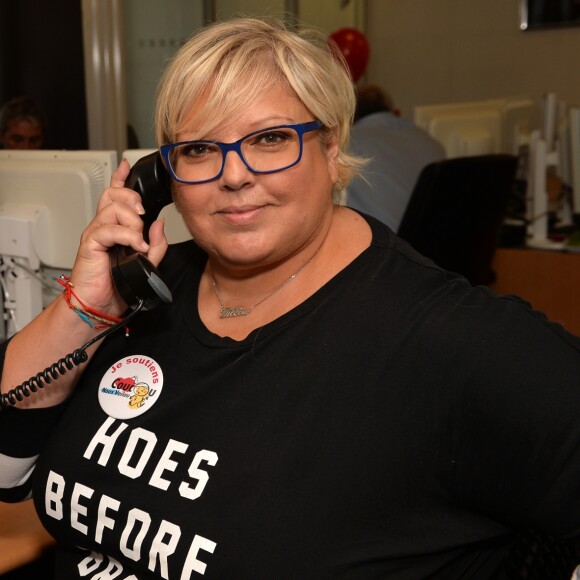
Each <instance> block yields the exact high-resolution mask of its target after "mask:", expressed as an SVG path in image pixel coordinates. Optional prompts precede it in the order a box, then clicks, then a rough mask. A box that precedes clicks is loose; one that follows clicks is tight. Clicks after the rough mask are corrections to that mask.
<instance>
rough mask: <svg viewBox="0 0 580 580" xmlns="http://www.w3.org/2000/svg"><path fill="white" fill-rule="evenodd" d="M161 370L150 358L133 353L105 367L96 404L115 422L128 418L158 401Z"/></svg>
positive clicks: (149, 407) (141, 412) (142, 411)
mask: <svg viewBox="0 0 580 580" xmlns="http://www.w3.org/2000/svg"><path fill="white" fill-rule="evenodd" d="M162 389H163V371H162V370H161V367H160V366H159V363H157V361H155V360H154V359H152V358H151V357H150V356H146V355H142V354H135V355H131V356H127V357H124V358H122V359H120V360H118V361H117V362H116V363H114V364H113V365H111V366H110V367H109V370H108V371H107V372H106V373H105V375H104V376H103V378H102V379H101V382H100V384H99V404H100V405H101V407H102V409H103V411H105V413H107V415H109V416H110V417H113V418H115V419H132V418H133V417H138V416H139V415H142V414H143V413H145V412H147V411H148V410H149V409H151V407H152V406H153V405H154V404H155V403H156V402H157V401H158V400H159V396H160V395H161V391H162Z"/></svg>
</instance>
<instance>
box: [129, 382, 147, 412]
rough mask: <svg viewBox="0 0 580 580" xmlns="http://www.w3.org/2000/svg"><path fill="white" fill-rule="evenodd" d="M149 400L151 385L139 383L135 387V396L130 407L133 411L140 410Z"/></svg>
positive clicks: (130, 400) (132, 397)
mask: <svg viewBox="0 0 580 580" xmlns="http://www.w3.org/2000/svg"><path fill="white" fill-rule="evenodd" d="M148 398H149V385H147V384H146V383H138V384H136V385H135V387H134V394H133V395H131V398H130V399H129V407H130V408H131V409H138V408H139V407H142V406H143V405H144V404H145V401H146V400H147V399H148Z"/></svg>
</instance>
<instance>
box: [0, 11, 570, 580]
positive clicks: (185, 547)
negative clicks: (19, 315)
mask: <svg viewBox="0 0 580 580" xmlns="http://www.w3.org/2000/svg"><path fill="white" fill-rule="evenodd" d="M354 107H355V95H354V89H353V86H352V82H351V79H350V77H349V76H348V73H347V70H346V67H345V66H344V62H343V59H341V58H340V56H339V55H338V54H336V53H335V52H334V51H333V49H332V47H331V46H329V43H328V42H327V37H326V36H325V35H323V34H321V33H319V32H316V31H310V30H309V29H307V28H302V27H301V28H300V29H299V30H295V29H293V28H288V27H287V26H286V25H285V24H284V23H283V22H279V21H277V20H273V21H272V20H269V19H268V20H260V19H233V20H228V21H225V22H218V23H214V24H212V25H209V26H208V27H206V28H204V29H202V30H201V31H198V32H197V33H196V34H195V35H194V36H192V37H191V39H189V40H188V42H186V43H185V44H184V45H183V47H182V48H181V49H180V50H179V51H178V53H177V54H176V56H175V57H174V59H173V60H172V61H171V63H170V64H169V66H168V68H167V69H166V71H165V73H164V75H163V77H162V79H161V81H160V85H159V90H158V92H157V107H156V129H157V130H156V136H157V143H158V145H159V148H160V153H161V155H162V158H163V159H164V161H165V167H166V169H167V171H168V172H169V175H170V176H171V178H172V184H173V199H174V201H175V203H176V205H177V206H178V209H179V211H180V213H181V215H182V217H183V219H184V221H185V223H186V225H187V227H188V228H189V231H190V232H191V234H192V239H191V240H188V241H186V242H184V243H180V244H173V245H170V246H168V243H167V238H166V237H165V234H164V231H163V230H164V227H163V220H162V219H158V220H155V221H154V222H153V224H152V225H151V227H150V229H149V236H148V241H147V242H146V241H145V238H144V235H143V220H142V216H143V214H144V212H145V209H144V207H143V201H142V199H141V198H140V197H139V195H138V194H137V193H136V192H135V191H132V190H131V189H129V188H127V187H125V183H126V179H127V176H128V174H129V165H128V163H127V162H126V161H123V162H122V163H121V164H120V166H119V167H118V168H117V170H116V171H115V172H114V175H113V177H112V182H111V186H110V187H109V188H107V189H106V190H105V191H104V192H103V194H102V196H101V198H100V200H99V203H98V208H97V214H96V216H95V217H94V219H93V220H92V221H91V223H90V224H89V225H88V226H87V228H86V229H85V231H84V232H83V235H82V236H81V240H80V245H79V249H78V254H77V259H76V261H75V264H74V267H73V271H72V274H71V276H70V279H67V278H63V279H62V283H63V286H64V287H65V288H64V292H63V295H62V296H60V297H58V298H57V299H56V300H55V301H54V302H52V303H51V304H50V305H48V307H47V308H46V309H45V310H44V311H43V312H42V313H41V314H40V315H39V316H38V317H37V318H36V319H34V320H33V321H32V322H31V323H30V324H29V325H28V326H26V327H25V328H24V329H22V330H21V331H19V332H18V333H16V334H15V335H14V336H13V337H12V338H11V339H10V341H9V342H8V343H4V344H0V368H1V372H2V376H1V377H0V379H1V388H2V393H3V395H2V398H1V399H0V402H1V403H2V407H4V408H3V409H2V412H1V413H0V500H1V501H12V502H14V501H20V500H23V499H25V498H27V497H29V496H30V495H32V496H33V497H34V500H35V504H36V507H37V510H38V513H39V517H40V519H41V520H42V522H43V523H44V525H45V526H46V528H47V529H48V530H49V532H50V533H51V534H52V535H53V536H54V537H55V538H56V539H57V540H58V546H57V551H58V553H57V556H56V573H55V578H57V579H58V580H73V579H76V580H78V579H80V578H82V579H83V580H97V579H100V580H103V579H105V578H111V579H112V578H117V579H119V580H121V579H125V580H128V579H129V578H132V579H136V578H139V579H140V580H155V579H159V578H171V579H172V580H175V579H178V578H179V579H181V580H193V579H194V578H201V577H202V576H203V578H204V579H206V578H207V579H222V580H225V579H235V580H303V579H308V580H326V579H331V578H332V579H347V578H348V579H350V580H354V579H360V580H368V579H370V578H381V579H385V580H387V579H392V580H418V579H426V578H429V579H442V580H457V579H459V578H464V579H466V580H482V579H485V580H489V579H490V578H494V579H498V578H500V576H499V575H498V574H499V572H500V571H501V569H502V567H503V566H504V563H505V562H506V560H507V559H508V555H509V554H510V552H511V550H512V548H513V547H515V546H516V545H517V544H518V539H519V536H520V533H521V532H522V531H525V530H528V529H530V528H532V529H533V530H534V532H538V533H539V534H540V535H541V534H550V535H551V536H557V539H558V541H559V542H560V543H561V544H562V545H563V544H564V543H565V542H566V543H567V544H568V545H569V546H571V548H574V547H577V546H578V543H579V541H580V494H579V493H578V483H579V482H580V421H579V420H578V417H579V416H580V339H579V338H577V337H574V336H572V335H570V334H568V333H567V332H565V330H564V329H562V328H561V327H559V326H558V325H556V324H552V323H550V322H548V321H547V320H546V318H545V317H544V316H542V315H540V314H539V313H536V312H533V311H532V310H531V308H530V306H529V305H527V304H526V303H524V302H523V301H521V300H518V299H517V298H514V297H499V296H497V295H495V294H493V293H492V292H491V291H490V290H489V289H487V288H482V287H479V288H474V287H472V286H470V285H469V283H468V282H467V281H466V280H465V279H464V278H462V277H460V276H458V275H455V274H453V273H451V272H447V271H445V270H443V269H441V268H439V267H437V266H436V265H435V264H433V262H432V261H430V260H428V259H426V258H424V257H422V256H421V255H419V254H418V253H417V252H415V251H414V250H413V249H412V248H411V247H410V246H409V245H408V244H406V243H405V242H404V241H402V240H400V239H399V238H398V237H397V236H396V235H395V234H394V233H393V232H392V231H391V230H390V229H389V228H388V227H387V226H386V225H384V224H383V223H381V222H380V221H379V220H377V219H375V218H373V217H372V216H365V215H362V214H360V213H359V212H356V211H354V210H352V209H349V208H348V207H344V206H343V205H341V204H340V203H339V202H340V200H341V198H342V193H343V190H344V188H345V187H346V186H347V185H348V183H349V181H350V179H351V177H352V176H353V174H355V173H356V172H357V171H358V169H359V167H360V163H361V160H360V159H358V158H357V157H354V156H353V155H352V154H351V153H350V152H349V150H348V142H349V131H350V124H351V119H352V116H353V113H354ZM154 190H155V191H156V189H155V188H154ZM147 217H148V218H149V221H151V220H153V219H154V217H155V216H154V215H151V216H147ZM117 244H122V245H124V246H131V248H133V250H135V251H139V252H147V255H148V257H149V259H150V261H151V262H152V263H153V264H155V265H158V266H159V274H160V276H161V278H162V279H163V280H164V281H165V282H166V283H167V285H168V287H169V289H170V290H171V294H172V295H173V300H172V301H165V302H163V303H161V304H159V305H158V306H156V307H154V308H148V309H147V310H145V311H140V310H139V308H138V306H137V308H135V309H133V311H132V313H130V312H129V311H127V306H128V303H129V302H131V303H132V301H131V299H130V298H129V299H124V298H123V296H122V295H121V294H119V292H118V289H117V288H116V287H115V285H114V283H113V277H112V274H111V265H110V250H111V248H112V247H113V246H115V245H117ZM151 278H153V280H152V283H153V285H156V286H159V283H158V282H159V277H157V280H155V278H154V277H153V276H151ZM139 303H140V301H139ZM127 316H132V318H130V319H129V320H127ZM111 325H113V326H111ZM100 327H104V329H105V330H102V328H101V329H100ZM125 327H128V328H129V334H128V336H126V333H125V332H123V329H124V328H125ZM115 329H117V330H116V331H115ZM102 332H107V333H109V332H112V333H111V334H108V335H107V336H106V337H105V338H104V339H103V337H102V334H100V333H102ZM99 336H100V337H101V339H103V340H98V337H99ZM95 341H96V342H95ZM85 344H86V345H87V347H86V348H85V349H84V350H83V351H82V352H83V353H84V354H85V355H86V357H87V358H88V360H87V361H86V362H83V360H84V358H83V356H81V354H80V353H79V352H78V351H77V349H78V348H79V347H80V346H81V345H85ZM66 353H72V357H68V358H67V357H66ZM77 355H78V356H77ZM61 357H64V362H62V363H61V371H60V373H61V375H62V376H60V378H58V379H56V380H54V381H51V382H50V384H47V385H46V386H45V387H44V388H42V389H38V388H37V387H35V386H34V385H32V386H29V387H28V388H23V389H20V390H17V391H16V393H15V392H14V390H15V388H17V387H16V385H20V384H21V383H22V382H23V381H25V380H26V379H28V377H32V376H36V373H38V372H39V370H42V369H44V368H46V367H48V366H49V365H51V363H53V362H54V361H57V360H59V359H60V358H61ZM71 359H72V361H77V362H78V363H79V364H78V365H77V366H75V365H74V364H73V362H71ZM66 362H69V363H70V367H68V369H69V370H70V372H69V371H68V370H67V367H66V366H65V363H66ZM81 363H82V364H81ZM58 368H59V365H55V366H54V367H53V369H52V370H53V372H54V373H56V372H57V370H56V369H58ZM47 375H48V376H49V377H50V376H51V375H50V372H47ZM566 572H567V573H568V578H567V579H566V580H569V578H570V575H571V569H569V568H568V569H567V570H566ZM538 577H540V578H546V579H547V578H549V579H550V580H557V579H558V580H559V576H558V575H555V574H545V575H541V574H540V575H538ZM501 578H503V576H501Z"/></svg>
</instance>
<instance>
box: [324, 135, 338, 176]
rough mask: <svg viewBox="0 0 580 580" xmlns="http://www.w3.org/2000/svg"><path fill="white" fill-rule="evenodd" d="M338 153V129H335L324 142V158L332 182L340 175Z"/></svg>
mask: <svg viewBox="0 0 580 580" xmlns="http://www.w3.org/2000/svg"><path fill="white" fill-rule="evenodd" d="M339 153H340V147H339V144H338V131H337V130H336V129H335V130H334V131H333V132H332V134H331V135H330V137H329V139H328V142H327V144H326V160H327V163H328V172H329V174H330V177H331V179H332V183H336V182H337V181H338V180H339V176H340V175H339V174H340V172H339V163H338V157H339Z"/></svg>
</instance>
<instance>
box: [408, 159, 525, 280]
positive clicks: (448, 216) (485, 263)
mask: <svg viewBox="0 0 580 580" xmlns="http://www.w3.org/2000/svg"><path fill="white" fill-rule="evenodd" d="M516 167H517V158H516V157H515V156H514V155H508V154H492V155H477V156H471V157H461V158H455V159H447V160H444V161H439V162H436V163H432V164H430V165H428V166H427V167H425V169H424V170H423V171H422V172H421V174H420V176H419V179H418V181H417V184H416V186H415V188H414V190H413V193H412V196H411V199H410V200H409V204H408V206H407V209H406V211H405V214H404V215H403V219H402V221H401V225H400V227H399V230H398V232H397V234H398V235H399V236H400V237H401V238H403V239H404V240H406V241H408V242H409V243H410V244H411V245H412V246H413V247H414V248H415V249H416V250H418V251H419V252H420V253H422V254H423V255H425V256H428V257H429V258H431V259H433V261H435V263H437V264H438V265H439V266H442V267H443V268H446V269H448V270H451V271H453V272H457V273H459V274H462V275H464V276H465V277H466V278H467V279H468V280H469V281H470V282H471V283H472V284H476V285H477V284H490V283H491V282H493V280H494V278H495V275H494V272H493V270H492V267H491V263H492V260H493V256H494V253H495V249H496V246H497V241H498V238H499V231H500V227H501V224H502V222H503V218H504V211H505V207H506V204H507V201H508V198H509V196H510V194H511V193H512V190H513V188H514V186H515V176H516Z"/></svg>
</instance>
